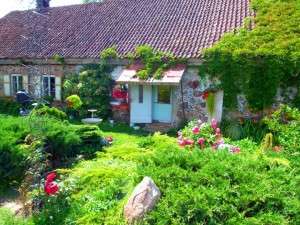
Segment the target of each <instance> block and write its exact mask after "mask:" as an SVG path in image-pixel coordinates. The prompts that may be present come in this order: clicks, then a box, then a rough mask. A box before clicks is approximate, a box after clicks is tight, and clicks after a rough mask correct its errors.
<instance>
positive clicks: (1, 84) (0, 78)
mask: <svg viewBox="0 0 300 225" xmlns="http://www.w3.org/2000/svg"><path fill="white" fill-rule="evenodd" d="M2 95H4V76H3V75H0V96H2Z"/></svg>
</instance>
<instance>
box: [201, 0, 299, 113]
mask: <svg viewBox="0 0 300 225" xmlns="http://www.w3.org/2000/svg"><path fill="white" fill-rule="evenodd" d="M252 7H253V8H254V9H255V12H256V17H255V19H254V20H253V18H250V19H249V21H252V22H251V23H252V24H253V23H255V27H254V28H253V29H252V30H249V29H248V27H246V28H243V29H241V30H239V31H238V32H235V33H230V34H228V35H225V36H224V37H223V38H222V39H221V41H220V42H218V43H217V44H216V45H214V46H213V47H212V48H210V49H207V50H206V51H205V53H204V64H203V66H202V70H201V72H202V73H205V74H209V75H211V76H213V77H217V78H219V80H220V81H221V88H222V89H224V104H225V106H226V107H228V108H234V107H236V96H237V94H239V93H244V94H245V95H246V98H247V100H248V103H249V106H250V107H251V108H252V109H253V110H261V109H264V108H267V107H269V106H270V105H271V104H272V103H273V102H274V97H275V95H276V93H277V89H278V87H280V86H282V87H283V88H286V87H287V86H297V87H298V88H299V83H300V82H299V80H300V79H299V74H300V73H299V68H300V66H299V65H300V41H299V40H300V36H299V32H300V28H299V26H298V24H299V23H300V19H299V18H300V10H299V1H297V0H287V1H280V0H267V1H261V0H255V1H252ZM249 21H248V22H249ZM248 24H249V23H248Z"/></svg>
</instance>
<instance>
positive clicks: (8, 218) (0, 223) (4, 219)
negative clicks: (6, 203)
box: [0, 208, 33, 225]
mask: <svg viewBox="0 0 300 225" xmlns="http://www.w3.org/2000/svg"><path fill="white" fill-rule="evenodd" d="M30 224H33V223H31V222H30V221H28V220H27V219H24V218H18V217H16V216H15V215H13V214H12V213H11V211H10V210H8V209H4V208H0V225H30Z"/></svg>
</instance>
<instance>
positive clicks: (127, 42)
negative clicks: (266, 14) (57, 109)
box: [0, 0, 251, 125]
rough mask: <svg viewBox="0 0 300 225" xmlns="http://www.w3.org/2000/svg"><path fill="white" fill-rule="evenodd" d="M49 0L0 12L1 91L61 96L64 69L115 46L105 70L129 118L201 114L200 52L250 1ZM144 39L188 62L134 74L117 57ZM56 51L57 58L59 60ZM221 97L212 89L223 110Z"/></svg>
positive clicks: (235, 22) (236, 22) (239, 20)
mask: <svg viewBox="0 0 300 225" xmlns="http://www.w3.org/2000/svg"><path fill="white" fill-rule="evenodd" d="M49 2H50V1H49V0H37V8H35V9H32V10H26V11H15V12H11V13H9V14H8V15H6V16H5V17H3V18H1V19H0V96H6V97H9V96H14V95H15V93H16V92H17V91H18V90H19V89H26V90H27V91H29V92H30V93H31V94H33V95H35V96H53V97H54V98H55V100H57V101H61V100H62V91H63V90H62V82H63V77H64V75H65V74H68V73H70V72H75V71H78V69H79V68H80V67H81V66H82V65H84V64H89V63H95V62H97V61H98V60H99V53H100V52H101V51H103V50H104V49H106V48H108V47H111V46H116V47H117V50H118V52H119V53H120V56H121V58H120V59H119V60H117V61H114V62H111V63H113V64H114V65H115V66H116V67H115V70H114V72H113V74H112V76H113V78H114V79H115V80H116V82H117V83H120V84H125V85H127V86H128V87H129V115H130V116H129V118H130V123H132V124H135V123H144V124H151V123H155V122H160V123H165V124H171V125H174V124H178V123H180V121H181V120H182V119H191V118H205V117H206V109H205V101H204V100H203V98H202V94H203V90H204V89H205V88H206V87H207V86H208V85H209V81H208V80H200V78H199V75H198V73H199V72H198V67H199V65H200V64H201V51H202V50H203V49H205V48H207V47H209V46H211V45H213V43H215V42H216V41H218V40H219V39H220V38H221V37H222V35H224V34H225V33H226V32H230V31H233V30H234V29H237V28H239V27H240V26H242V24H243V20H244V18H245V17H247V16H250V14H251V12H250V9H249V0H172V1H170V0H104V1H103V2H102V3H90V4H82V5H72V6H64V7H54V8H52V7H51V2H50V5H49ZM144 44H147V45H150V46H152V47H153V48H154V49H156V50H161V51H164V52H171V53H173V54H174V55H175V56H176V57H180V58H185V59H186V60H187V64H186V65H185V66H180V65H179V66H177V67H176V68H172V69H170V70H168V71H165V73H164V76H163V78H162V79H161V80H153V79H152V80H146V81H141V80H139V79H136V78H135V76H134V75H135V74H136V71H137V69H138V68H137V67H135V65H131V66H130V67H128V65H127V63H128V62H127V61H126V60H125V59H122V56H125V55H126V54H127V53H130V52H133V51H134V49H135V47H136V46H139V45H144ZM55 55H60V56H62V57H64V60H65V63H64V65H61V64H59V63H58V62H57V61H55V60H53V56H55ZM126 65H127V66H126ZM222 101H223V100H222V93H219V94H218V95H217V102H218V103H219V104H217V106H216V107H217V108H216V111H220V110H221V111H222ZM217 117H220V115H219V114H218V115H217ZM219 119H220V118H219Z"/></svg>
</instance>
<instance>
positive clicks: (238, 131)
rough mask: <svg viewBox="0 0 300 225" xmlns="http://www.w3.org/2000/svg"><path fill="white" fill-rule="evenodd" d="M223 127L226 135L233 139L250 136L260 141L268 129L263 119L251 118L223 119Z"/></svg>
mask: <svg viewBox="0 0 300 225" xmlns="http://www.w3.org/2000/svg"><path fill="white" fill-rule="evenodd" d="M221 128H222V131H223V134H224V136H225V137H228V138H230V139H232V140H241V139H244V138H250V139H252V140H254V141H256V142H257V143H259V142H260V141H261V140H262V139H263V137H264V136H265V135H266V133H267V131H268V129H267V126H266V125H265V123H264V122H263V121H256V120H251V119H240V121H237V120H223V121H222V123H221Z"/></svg>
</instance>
